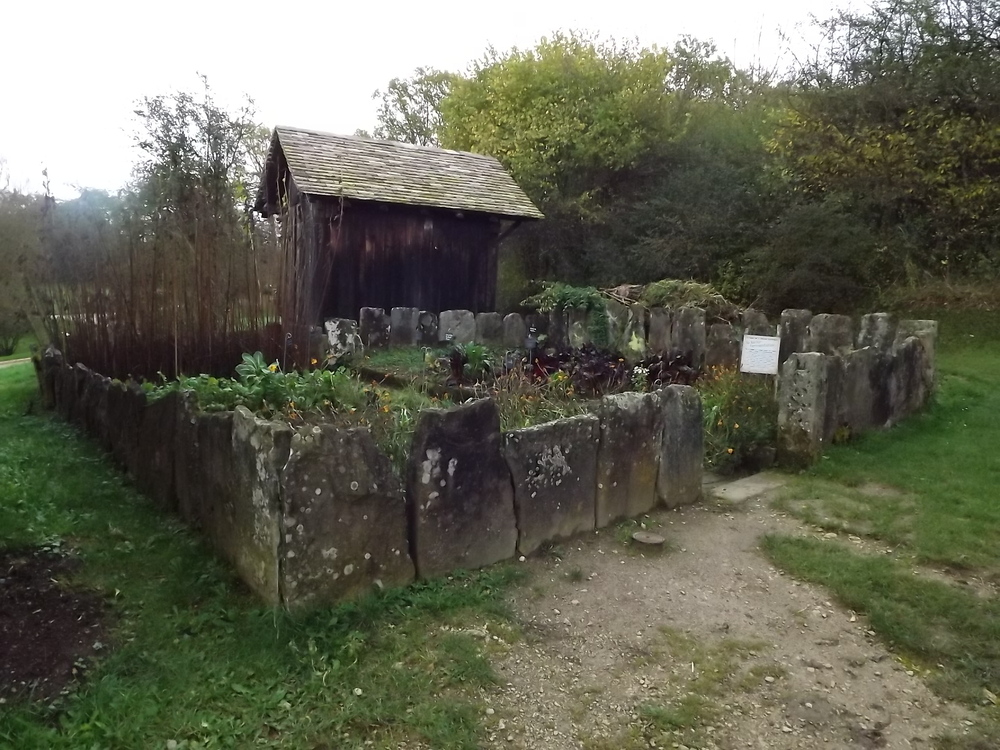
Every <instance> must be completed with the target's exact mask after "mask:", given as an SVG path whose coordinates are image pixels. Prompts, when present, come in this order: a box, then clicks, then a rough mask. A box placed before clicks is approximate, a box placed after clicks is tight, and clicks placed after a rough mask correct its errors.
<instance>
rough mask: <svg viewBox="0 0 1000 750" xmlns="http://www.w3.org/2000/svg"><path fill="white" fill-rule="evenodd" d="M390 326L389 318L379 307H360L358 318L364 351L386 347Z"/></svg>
mask: <svg viewBox="0 0 1000 750" xmlns="http://www.w3.org/2000/svg"><path fill="white" fill-rule="evenodd" d="M390 325H391V321H390V319H389V316H388V315H387V314H386V312H385V310H383V309H382V308H381V307H362V308H361V316H360V318H358V330H359V332H360V333H361V343H362V344H363V345H364V347H365V348H366V349H371V348H373V347H384V346H388V345H389V328H390Z"/></svg>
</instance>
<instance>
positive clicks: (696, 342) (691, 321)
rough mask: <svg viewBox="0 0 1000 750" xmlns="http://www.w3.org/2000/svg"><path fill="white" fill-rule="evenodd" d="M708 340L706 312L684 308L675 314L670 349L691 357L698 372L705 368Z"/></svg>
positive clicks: (693, 308)
mask: <svg viewBox="0 0 1000 750" xmlns="http://www.w3.org/2000/svg"><path fill="white" fill-rule="evenodd" d="M707 339H708V334H707V331H706V330H705V311H704V310H702V309H701V308H700V307H682V308H681V309H679V310H677V311H675V312H674V324H673V327H672V328H671V336H670V340H671V347H670V349H671V351H673V352H677V353H678V354H680V355H681V356H684V357H690V358H691V366H692V367H694V368H695V369H696V370H700V369H701V368H703V367H704V366H705V348H706V344H707Z"/></svg>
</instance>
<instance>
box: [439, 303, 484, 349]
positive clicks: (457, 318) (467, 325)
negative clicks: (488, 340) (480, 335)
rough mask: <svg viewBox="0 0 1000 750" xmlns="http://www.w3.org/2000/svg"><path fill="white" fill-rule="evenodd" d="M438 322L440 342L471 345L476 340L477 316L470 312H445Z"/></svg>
mask: <svg viewBox="0 0 1000 750" xmlns="http://www.w3.org/2000/svg"><path fill="white" fill-rule="evenodd" d="M438 321H439V328H438V339H439V340H440V341H442V342H447V343H451V344H471V343H472V342H474V341H475V340H476V316H475V315H473V314H472V313H471V312H470V311H469V310H445V311H444V312H443V313H441V316H440V318H439V319H438Z"/></svg>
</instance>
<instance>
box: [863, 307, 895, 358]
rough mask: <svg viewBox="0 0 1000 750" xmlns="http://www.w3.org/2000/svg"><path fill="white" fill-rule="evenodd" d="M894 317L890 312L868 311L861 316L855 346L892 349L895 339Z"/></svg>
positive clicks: (877, 349)
mask: <svg viewBox="0 0 1000 750" xmlns="http://www.w3.org/2000/svg"><path fill="white" fill-rule="evenodd" d="M896 327H897V324H896V317H895V316H894V315H892V313H870V314H868V315H862V316H861V324H860V326H859V328H858V338H857V341H856V348H858V349H864V348H865V347H866V346H870V347H871V348H872V349H875V350H876V351H880V352H887V351H889V350H890V349H892V345H893V342H894V341H895V339H896Z"/></svg>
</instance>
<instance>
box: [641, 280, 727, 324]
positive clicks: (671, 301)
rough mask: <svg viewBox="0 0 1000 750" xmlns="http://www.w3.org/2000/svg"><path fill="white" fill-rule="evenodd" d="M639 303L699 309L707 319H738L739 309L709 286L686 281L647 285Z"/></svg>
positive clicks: (665, 281) (649, 305)
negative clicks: (703, 311) (701, 309)
mask: <svg viewBox="0 0 1000 750" xmlns="http://www.w3.org/2000/svg"><path fill="white" fill-rule="evenodd" d="M639 301H640V302H641V303H642V304H644V305H646V306H647V307H670V308H677V307H701V308H703V309H704V310H705V313H706V315H708V317H709V319H722V320H732V319H735V318H738V317H739V308H738V307H737V306H736V305H734V304H733V303H731V302H730V301H729V300H727V299H726V298H725V297H723V296H722V295H721V294H720V293H719V292H718V291H717V290H716V289H715V288H714V287H713V286H712V285H711V284H702V283H699V282H697V281H690V280H686V279H661V280H660V281H654V282H653V283H652V284H647V285H646V286H645V287H644V288H643V290H642V294H641V295H640V297H639Z"/></svg>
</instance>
